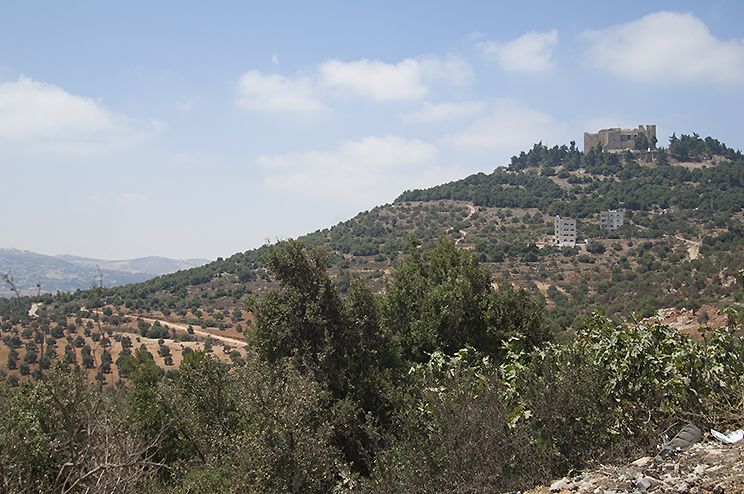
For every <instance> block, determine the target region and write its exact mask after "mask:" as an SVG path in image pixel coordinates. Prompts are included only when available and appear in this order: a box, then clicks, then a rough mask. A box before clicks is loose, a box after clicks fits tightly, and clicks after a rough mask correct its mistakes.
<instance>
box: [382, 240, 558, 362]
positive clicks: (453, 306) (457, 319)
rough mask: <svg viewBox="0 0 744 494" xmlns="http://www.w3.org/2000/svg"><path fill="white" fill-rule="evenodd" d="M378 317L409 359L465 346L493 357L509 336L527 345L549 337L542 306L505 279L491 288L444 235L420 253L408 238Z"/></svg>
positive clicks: (481, 270) (472, 257) (480, 268)
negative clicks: (406, 253)
mask: <svg viewBox="0 0 744 494" xmlns="http://www.w3.org/2000/svg"><path fill="white" fill-rule="evenodd" d="M382 315H383V319H384V324H385V325H386V326H388V327H389V328H390V330H391V331H392V332H393V334H395V335H396V336H397V337H398V339H399V340H400V341H401V346H402V351H403V356H404V358H406V359H408V360H410V361H413V362H421V361H422V360H423V359H425V358H426V356H427V355H428V354H431V353H432V352H434V351H436V350H441V351H443V352H445V353H448V354H450V353H452V352H454V351H457V350H458V349H460V348H463V347H465V346H467V345H470V346H472V347H474V348H475V349H476V350H478V351H481V352H484V353H486V354H491V355H495V354H497V353H498V351H499V349H500V348H501V347H502V345H503V342H504V340H505V339H506V338H508V337H510V336H518V337H520V339H521V341H523V342H524V344H525V346H526V347H533V346H536V345H539V344H541V343H542V342H544V341H546V340H547V339H548V338H549V334H548V331H547V329H546V327H545V325H544V324H543V322H542V310H541V307H540V306H539V305H538V304H537V303H536V302H535V301H533V300H531V299H530V297H529V296H528V295H527V293H526V292H525V291H524V290H519V291H515V290H513V289H512V287H511V286H509V285H508V284H504V283H502V284H501V286H500V287H499V289H498V290H495V289H494V288H493V286H492V281H491V275H490V273H489V271H488V270H487V269H485V268H484V267H483V266H481V265H480V263H479V262H478V259H477V257H476V256H475V255H474V254H473V253H472V252H470V251H467V250H458V249H456V248H455V245H454V243H453V242H451V241H448V240H446V239H441V240H440V243H439V246H438V247H437V248H436V250H433V251H427V252H424V253H423V254H422V253H420V252H419V251H418V242H417V241H416V240H415V239H412V240H411V242H410V243H409V256H408V258H407V259H406V260H405V262H404V263H402V264H401V265H399V266H398V268H397V269H396V272H395V279H394V282H393V284H392V285H391V286H390V287H388V289H387V292H386V296H385V303H384V305H383V310H382Z"/></svg>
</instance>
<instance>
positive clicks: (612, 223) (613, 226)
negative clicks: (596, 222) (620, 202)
mask: <svg viewBox="0 0 744 494" xmlns="http://www.w3.org/2000/svg"><path fill="white" fill-rule="evenodd" d="M599 217H600V224H601V226H602V228H607V229H608V230H617V229H618V228H619V227H621V226H623V224H624V222H625V211H618V210H616V209H611V210H609V211H602V212H601V213H599Z"/></svg>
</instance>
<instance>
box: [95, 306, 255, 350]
mask: <svg viewBox="0 0 744 494" xmlns="http://www.w3.org/2000/svg"><path fill="white" fill-rule="evenodd" d="M95 312H97V313H99V314H100V313H101V311H98V310H97V311H95ZM127 317H131V318H133V319H134V320H137V319H142V320H143V321H145V322H146V323H149V324H153V323H155V321H157V322H159V323H160V324H161V325H162V326H164V327H167V328H176V329H180V330H182V331H186V332H188V330H189V325H188V324H180V323H176V322H170V321H166V320H164V319H155V318H153V317H141V316H135V315H129V316H127ZM191 328H192V330H193V331H194V334H197V335H199V336H204V337H207V336H209V337H210V338H212V339H213V340H220V341H223V342H225V343H230V344H233V345H240V346H241V347H243V346H245V344H246V343H245V340H239V339H237V338H230V337H229V336H222V335H218V334H213V333H209V332H207V331H202V330H200V329H196V328H194V327H193V325H192V326H191Z"/></svg>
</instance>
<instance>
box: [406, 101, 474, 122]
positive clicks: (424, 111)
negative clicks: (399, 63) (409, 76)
mask: <svg viewBox="0 0 744 494" xmlns="http://www.w3.org/2000/svg"><path fill="white" fill-rule="evenodd" d="M485 106H486V103H485V102H483V101H462V102H460V103H436V104H433V103H429V102H428V101H425V102H424V104H423V106H422V108H421V110H420V111H417V112H411V113H403V114H401V115H400V119H401V121H402V122H403V123H417V122H424V123H431V122H441V121H445V120H453V119H461V118H470V117H474V116H476V115H477V114H479V113H480V112H481V111H483V108H485Z"/></svg>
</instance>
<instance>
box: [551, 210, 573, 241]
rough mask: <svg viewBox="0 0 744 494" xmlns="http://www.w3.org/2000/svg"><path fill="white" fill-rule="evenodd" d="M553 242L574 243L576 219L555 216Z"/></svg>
mask: <svg viewBox="0 0 744 494" xmlns="http://www.w3.org/2000/svg"><path fill="white" fill-rule="evenodd" d="M555 243H556V244H557V245H572V246H573V245H576V220H570V219H568V218H561V217H560V216H556V217H555Z"/></svg>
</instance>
